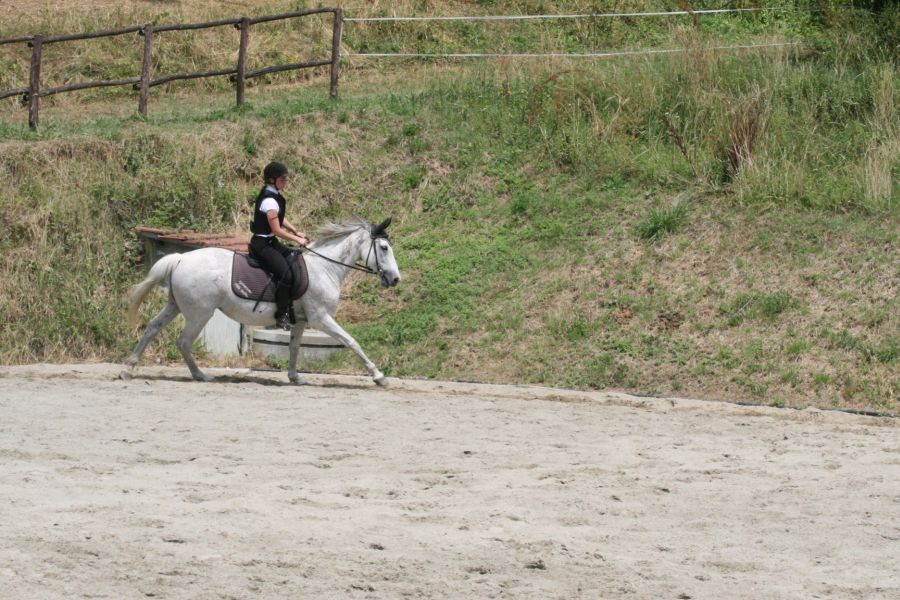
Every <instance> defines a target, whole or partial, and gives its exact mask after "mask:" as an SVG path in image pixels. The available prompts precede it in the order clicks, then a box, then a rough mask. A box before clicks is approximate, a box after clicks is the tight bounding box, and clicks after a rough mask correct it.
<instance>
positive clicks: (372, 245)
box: [299, 234, 390, 276]
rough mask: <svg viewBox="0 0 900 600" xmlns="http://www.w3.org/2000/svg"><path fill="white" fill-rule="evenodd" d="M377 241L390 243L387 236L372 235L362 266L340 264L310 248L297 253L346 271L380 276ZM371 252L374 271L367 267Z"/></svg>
mask: <svg viewBox="0 0 900 600" xmlns="http://www.w3.org/2000/svg"><path fill="white" fill-rule="evenodd" d="M379 239H385V240H388V243H390V239H389V238H388V236H387V234H382V235H373V236H372V242H371V243H370V244H369V251H368V252H366V262H365V263H364V264H362V265H360V264H354V265H348V264H347V263H342V262H341V261H339V260H335V259H333V258H329V257H327V256H325V255H324V254H319V253H318V252H316V251H315V250H313V249H312V248H310V247H308V246H304V247H303V248H301V249H300V250H299V251H300V252H301V253H304V252H309V253H311V254H315V255H316V256H318V257H319V258H322V259H325V260H327V261H328V262H330V263H334V264H336V265H341V266H342V267H347V268H348V269H353V270H354V271H361V272H363V273H368V274H369V275H379V276H380V275H381V274H382V273H384V269H382V268H381V263H380V262H379V261H378V251H377V250H375V240H379ZM373 251H374V252H375V269H372V268H370V267H369V256H371V255H372V252H373Z"/></svg>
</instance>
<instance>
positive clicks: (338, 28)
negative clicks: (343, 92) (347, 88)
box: [331, 8, 344, 98]
mask: <svg viewBox="0 0 900 600" xmlns="http://www.w3.org/2000/svg"><path fill="white" fill-rule="evenodd" d="M343 29H344V13H343V11H341V9H340V8H336V9H334V31H333V33H332V36H331V97H332V98H337V94H338V72H339V71H340V66H341V33H342V32H343Z"/></svg>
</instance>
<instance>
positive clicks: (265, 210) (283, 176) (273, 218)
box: [250, 161, 309, 330]
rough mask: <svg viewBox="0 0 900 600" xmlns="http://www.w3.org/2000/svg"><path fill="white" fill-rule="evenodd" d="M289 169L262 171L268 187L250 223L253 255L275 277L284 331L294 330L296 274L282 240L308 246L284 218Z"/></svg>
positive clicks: (278, 315) (275, 165)
mask: <svg viewBox="0 0 900 600" xmlns="http://www.w3.org/2000/svg"><path fill="white" fill-rule="evenodd" d="M288 175H289V173H288V169H287V167H286V166H284V165H283V164H281V163H280V162H274V161H273V162H270V163H269V164H268V165H266V168H265V169H264V170H263V179H264V180H265V185H264V186H263V188H262V189H261V190H260V192H259V195H258V196H257V197H256V202H255V203H254V209H253V220H252V221H251V222H250V231H252V232H253V237H252V238H250V254H251V255H252V256H253V257H254V258H256V259H257V260H258V261H259V262H260V263H262V266H263V268H264V269H265V270H266V271H268V272H269V273H271V274H272V275H274V276H275V304H276V309H275V322H276V323H277V324H278V325H279V326H280V327H281V328H282V329H285V330H288V329H290V328H291V325H292V320H291V310H290V308H291V288H292V287H293V284H294V270H293V269H292V268H291V265H290V262H289V260H290V256H291V250H290V248H288V247H287V246H285V245H284V244H282V243H281V242H279V241H278V239H277V238H282V239H285V240H288V241H291V242H296V243H298V244H300V245H301V246H305V245H306V244H307V243H309V240H308V239H307V237H306V235H305V234H303V233H300V232H299V231H298V230H297V228H296V227H294V226H293V225H291V224H290V222H288V220H287V219H285V218H284V213H285V207H286V201H285V199H284V196H282V195H281V190H283V189H284V186H285V184H286V183H287V178H288Z"/></svg>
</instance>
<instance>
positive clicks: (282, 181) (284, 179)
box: [275, 175, 287, 192]
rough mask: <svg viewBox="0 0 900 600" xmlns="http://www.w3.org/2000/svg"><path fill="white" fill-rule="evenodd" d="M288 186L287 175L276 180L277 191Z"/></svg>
mask: <svg viewBox="0 0 900 600" xmlns="http://www.w3.org/2000/svg"><path fill="white" fill-rule="evenodd" d="M286 185H287V175H282V176H281V177H276V178H275V189H276V190H278V191H279V192H280V191H281V190H283V189H284V186H286Z"/></svg>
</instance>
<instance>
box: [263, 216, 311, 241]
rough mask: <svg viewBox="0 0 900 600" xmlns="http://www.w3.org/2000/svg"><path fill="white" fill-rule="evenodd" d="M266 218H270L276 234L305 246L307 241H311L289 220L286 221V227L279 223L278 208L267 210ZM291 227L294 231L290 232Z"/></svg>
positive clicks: (273, 231) (270, 225)
mask: <svg viewBox="0 0 900 600" xmlns="http://www.w3.org/2000/svg"><path fill="white" fill-rule="evenodd" d="M266 218H268V219H269V227H271V228H272V233H274V234H275V235H276V236H278V237H280V238H282V239H285V240H288V241H291V242H296V243H298V244H300V245H301V246H305V245H306V244H307V243H309V240H308V239H306V236H305V235H303V234H302V233H297V229H296V228H295V227H294V226H293V225H291V224H290V223H288V222H287V220H285V221H284V225H285V226H284V227H282V226H281V224H280V223H278V211H277V210H270V211H268V212H266ZM289 229H293V230H294V233H290V232H289Z"/></svg>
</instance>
